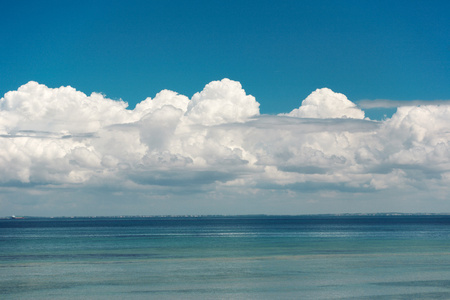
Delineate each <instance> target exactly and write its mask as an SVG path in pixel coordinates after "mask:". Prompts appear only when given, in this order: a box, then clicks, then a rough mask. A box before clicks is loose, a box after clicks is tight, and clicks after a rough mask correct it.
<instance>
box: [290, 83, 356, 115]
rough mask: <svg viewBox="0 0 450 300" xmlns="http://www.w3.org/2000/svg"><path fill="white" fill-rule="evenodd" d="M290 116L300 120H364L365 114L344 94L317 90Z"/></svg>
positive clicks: (324, 89) (325, 89)
mask: <svg viewBox="0 0 450 300" xmlns="http://www.w3.org/2000/svg"><path fill="white" fill-rule="evenodd" d="M287 115H288V116H291V117H299V118H320V119H328V118H352V119H364V112H363V111H362V110H360V109H359V108H357V107H356V105H355V104H354V103H353V102H351V101H350V100H348V99H347V97H346V96H345V95H343V94H339V93H335V92H333V91H332V90H330V89H327V88H322V89H317V90H315V91H314V92H312V93H311V95H309V96H308V97H307V98H306V99H305V100H303V102H302V105H301V106H300V107H299V108H297V109H294V110H293V111H291V112H290V113H289V114H287Z"/></svg>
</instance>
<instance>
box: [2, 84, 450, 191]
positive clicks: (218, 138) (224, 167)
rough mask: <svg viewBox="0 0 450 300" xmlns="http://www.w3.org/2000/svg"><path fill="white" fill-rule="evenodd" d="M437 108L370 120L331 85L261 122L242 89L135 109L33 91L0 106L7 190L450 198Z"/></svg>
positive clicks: (444, 127)
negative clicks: (418, 193)
mask: <svg viewBox="0 0 450 300" xmlns="http://www.w3.org/2000/svg"><path fill="white" fill-rule="evenodd" d="M440 104H441V105H420V106H402V107H399V108H398V110H397V112H396V113H395V114H394V115H393V116H392V118H389V119H386V120H384V121H372V120H369V119H368V118H365V116H364V111H363V110H361V109H360V108H358V107H357V106H356V105H355V104H354V103H353V102H351V101H350V100H348V99H347V97H346V96H345V95H343V94H339V93H335V92H333V91H331V90H330V89H327V88H323V89H318V90H316V91H314V92H312V93H311V94H310V95H309V96H308V97H307V98H306V99H305V100H303V102H302V103H301V105H300V106H299V107H298V108H297V109H294V110H293V111H291V112H289V113H286V114H281V115H277V116H273V115H260V113H259V103H258V102H257V101H256V99H255V98H254V97H253V96H251V95H247V94H246V93H245V91H244V89H243V88H242V86H241V84H240V83H239V82H236V81H232V80H229V79H223V80H221V81H214V82H211V83H209V84H207V85H206V86H205V88H204V89H203V90H202V91H201V92H199V93H196V94H195V95H194V96H193V97H192V98H191V99H189V98H188V97H186V96H183V95H179V94H177V93H176V92H173V91H168V90H163V91H161V92H160V93H158V94H157V95H156V96H155V97H154V98H153V99H151V98H147V99H145V100H144V101H142V102H141V103H139V104H138V105H136V107H135V109H133V110H129V109H127V104H126V103H124V102H122V101H113V100H111V99H108V98H106V97H105V96H103V95H101V94H97V93H93V94H91V95H90V96H87V95H85V94H84V93H82V92H80V91H76V90H75V89H73V88H71V87H60V88H48V87H46V86H45V85H42V84H38V83H36V82H29V83H27V84H25V85H23V86H21V87H20V88H19V89H18V90H17V91H11V92H8V93H6V94H5V95H4V97H3V98H1V99H0V145H1V147H0V168H1V170H2V172H1V173H0V185H1V186H2V187H3V188H7V187H11V186H18V185H21V186H32V187H46V188H52V187H67V186H69V187H73V186H76V187H78V188H82V187H101V186H118V185H120V186H121V187H123V188H124V189H147V190H153V191H155V192H156V191H157V192H158V193H161V194H170V193H187V192H192V193H198V192H205V191H208V192H217V191H228V192H230V193H232V192H234V191H235V192H236V193H237V192H238V191H239V192H242V190H246V191H251V192H258V191H259V192H260V191H264V190H268V189H270V190H277V189H281V190H289V191H292V192H293V193H296V192H302V191H308V192H314V191H323V190H336V191H339V192H346V191H347V192H355V191H356V192H363V193H370V192H374V191H379V190H387V189H392V190H396V191H402V190H405V189H408V190H411V189H418V190H419V189H422V190H423V189H433V190H439V191H441V192H442V195H443V197H446V196H447V195H448V191H447V186H449V183H450V152H449V141H450V129H449V128H450V106H449V105H442V103H440ZM365 106H366V107H367V105H365Z"/></svg>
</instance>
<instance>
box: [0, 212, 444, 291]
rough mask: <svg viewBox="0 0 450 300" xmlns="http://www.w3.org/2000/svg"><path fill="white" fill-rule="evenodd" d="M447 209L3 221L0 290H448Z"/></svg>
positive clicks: (0, 227) (0, 241) (0, 244)
mask: <svg viewBox="0 0 450 300" xmlns="http://www.w3.org/2000/svg"><path fill="white" fill-rule="evenodd" d="M449 246H450V216H298V217H268V216H257V217H256V216H254V217H197V218H194V217H191V218H184V217H176V218H175V217H171V218H169V217H166V218H85V219H83V218H75V219H22V220H0V295H1V299H149V298H153V299H174V298H175V299H450V248H449Z"/></svg>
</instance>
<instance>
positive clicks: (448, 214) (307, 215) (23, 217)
mask: <svg viewBox="0 0 450 300" xmlns="http://www.w3.org/2000/svg"><path fill="white" fill-rule="evenodd" d="M396 216H450V213H399V212H389V213H339V214H298V215H276V214H275V215H270V214H243V215H214V214H211V215H189V214H187V215H118V216H52V217H48V216H5V217H0V220H33V219H34V220H36V219H161V218H168V219H170V218H172V219H173V218H297V217H396Z"/></svg>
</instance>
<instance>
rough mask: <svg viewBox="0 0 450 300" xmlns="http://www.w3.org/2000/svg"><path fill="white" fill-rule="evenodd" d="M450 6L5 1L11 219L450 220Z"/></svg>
mask: <svg viewBox="0 0 450 300" xmlns="http://www.w3.org/2000/svg"><path fill="white" fill-rule="evenodd" d="M449 11H450V2H449V1H281V2H280V3H276V2H274V1H21V0H17V1H1V0H0V22H1V28H2V29H1V30H0V39H1V46H0V170H1V172H0V216H1V215H41V216H49V215H119V214H132V215H135V214H252V213H266V214H304V213H346V212H349V213H352V212H355V213H359V212H392V211H398V212H450V203H449V202H448V199H450V134H449V130H448V128H450V84H449V82H450V81H449V79H450V18H449V17H448V12H449ZM125 102H126V103H128V105H129V106H128V108H126V106H127V104H126V103H125Z"/></svg>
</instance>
